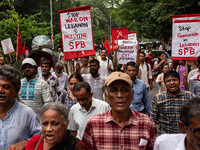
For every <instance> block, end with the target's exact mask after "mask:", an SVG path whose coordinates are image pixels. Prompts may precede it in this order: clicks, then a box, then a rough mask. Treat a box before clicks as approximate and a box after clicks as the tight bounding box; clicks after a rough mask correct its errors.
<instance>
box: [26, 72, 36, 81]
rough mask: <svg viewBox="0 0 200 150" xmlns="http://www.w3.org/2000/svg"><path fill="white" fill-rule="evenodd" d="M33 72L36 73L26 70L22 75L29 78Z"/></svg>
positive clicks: (33, 74) (32, 75)
mask: <svg viewBox="0 0 200 150" xmlns="http://www.w3.org/2000/svg"><path fill="white" fill-rule="evenodd" d="M35 74H36V72H33V73H31V72H30V71H26V72H25V73H24V76H25V77H26V78H29V79H30V78H32V77H34V76H35Z"/></svg>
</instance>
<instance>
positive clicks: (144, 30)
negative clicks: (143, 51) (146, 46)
mask: <svg viewBox="0 0 200 150" xmlns="http://www.w3.org/2000/svg"><path fill="white" fill-rule="evenodd" d="M199 9H200V5H199V1H198V0H193V1H186V0H174V1H172V0H151V1H150V0H124V1H123V3H122V4H121V5H118V7H117V8H114V9H113V10H112V12H111V15H112V18H113V19H114V20H115V22H117V24H118V26H119V27H128V28H129V31H133V30H137V33H138V37H139V39H141V37H142V36H143V37H145V38H150V39H151V38H156V39H159V40H163V41H165V42H167V41H168V40H169V39H170V37H171V33H172V22H171V16H172V15H180V14H195V13H199Z"/></svg>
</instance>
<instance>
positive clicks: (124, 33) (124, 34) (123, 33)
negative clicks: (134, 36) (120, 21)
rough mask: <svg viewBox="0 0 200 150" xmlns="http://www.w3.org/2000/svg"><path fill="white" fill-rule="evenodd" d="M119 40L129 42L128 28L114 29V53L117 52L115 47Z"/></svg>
mask: <svg viewBox="0 0 200 150" xmlns="http://www.w3.org/2000/svg"><path fill="white" fill-rule="evenodd" d="M118 40H128V28H113V29H112V51H115V49H114V46H116V45H117V43H118Z"/></svg>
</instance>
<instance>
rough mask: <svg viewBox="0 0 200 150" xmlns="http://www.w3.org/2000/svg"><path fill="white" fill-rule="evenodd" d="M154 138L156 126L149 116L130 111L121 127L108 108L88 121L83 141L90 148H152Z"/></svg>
mask: <svg viewBox="0 0 200 150" xmlns="http://www.w3.org/2000/svg"><path fill="white" fill-rule="evenodd" d="M155 138H156V126H155V124H154V122H153V120H152V119H151V118H150V117H149V116H147V115H145V114H142V113H139V112H135V111H131V115H130V119H129V120H128V121H127V122H126V124H125V126H124V127H123V128H121V127H120V126H119V125H118V124H117V123H116V122H115V120H114V118H113V117H112V115H111V110H110V111H107V112H105V113H103V114H99V115H96V116H94V117H92V118H91V119H90V120H89V121H88V123H87V126H86V128H85V132H84V135H83V142H84V143H85V144H86V145H87V146H88V147H89V149H92V150H121V149H124V150H141V149H146V150H153V145H154V141H155Z"/></svg>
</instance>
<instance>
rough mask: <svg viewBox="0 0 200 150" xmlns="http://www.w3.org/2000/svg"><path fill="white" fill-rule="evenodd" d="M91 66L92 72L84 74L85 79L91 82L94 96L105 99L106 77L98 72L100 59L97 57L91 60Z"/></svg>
mask: <svg viewBox="0 0 200 150" xmlns="http://www.w3.org/2000/svg"><path fill="white" fill-rule="evenodd" d="M89 66H90V74H82V77H83V81H84V82H87V83H89V84H90V87H91V91H92V93H93V97H94V98H96V99H100V100H104V99H103V93H104V83H105V80H106V78H105V77H102V76H101V75H100V74H99V73H98V70H99V61H98V60H97V59H92V60H90V62H89Z"/></svg>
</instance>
